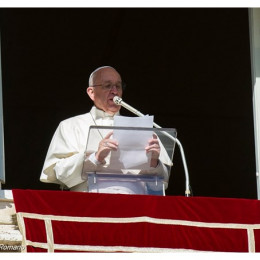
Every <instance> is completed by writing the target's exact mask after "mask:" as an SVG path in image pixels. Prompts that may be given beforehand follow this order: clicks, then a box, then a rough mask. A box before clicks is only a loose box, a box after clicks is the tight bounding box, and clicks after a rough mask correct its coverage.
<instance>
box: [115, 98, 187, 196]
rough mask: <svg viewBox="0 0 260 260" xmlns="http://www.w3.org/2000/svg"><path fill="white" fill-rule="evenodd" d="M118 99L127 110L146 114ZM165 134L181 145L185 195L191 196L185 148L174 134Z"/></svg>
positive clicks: (118, 102) (154, 124)
mask: <svg viewBox="0 0 260 260" xmlns="http://www.w3.org/2000/svg"><path fill="white" fill-rule="evenodd" d="M116 98H117V99H116V101H114V102H115V103H116V104H117V105H122V106H123V107H124V108H126V109H127V110H129V111H131V112H132V113H134V114H136V115H137V116H139V117H142V116H145V115H144V114H142V113H141V112H140V111H138V110H136V109H135V108H133V107H131V106H129V105H128V104H126V103H125V102H123V100H122V99H121V98H119V97H116ZM153 126H154V127H156V128H162V127H161V126H159V125H157V124H156V123H153ZM162 133H163V134H164V135H166V136H167V137H169V138H170V139H171V140H173V141H174V142H176V143H177V145H178V146H179V149H180V152H181V158H182V163H183V167H184V172H185V178H186V183H185V184H186V185H185V186H186V189H185V196H186V197H189V196H190V193H191V192H190V180H189V172H188V167H187V163H186V158H185V154H184V150H183V147H182V144H181V142H180V141H179V140H178V139H177V138H176V137H173V136H172V135H170V134H169V133H167V132H165V131H163V132H162Z"/></svg>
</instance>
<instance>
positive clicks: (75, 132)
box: [40, 106, 172, 194]
mask: <svg viewBox="0 0 260 260" xmlns="http://www.w3.org/2000/svg"><path fill="white" fill-rule="evenodd" d="M116 115H119V113H117V114H116ZM113 123H114V117H113V116H111V115H109V114H107V113H105V112H104V111H102V110H99V109H97V108H96V107H95V106H93V107H92V109H91V111H90V112H89V113H86V114H83V115H79V116H75V117H72V118H68V119H66V120H64V121H62V122H61V123H60V124H59V126H58V128H57V130H56V131H55V134H54V136H53V138H52V141H51V144H50V146H49V149H48V152H47V155H46V159H45V162H44V165H43V169H42V173H41V176H40V180H41V181H42V182H49V183H57V184H60V185H61V186H64V185H65V186H66V187H68V188H69V189H70V190H72V191H89V192H91V190H89V188H88V183H87V177H86V175H85V174H84V172H83V171H82V169H83V164H84V170H86V168H87V170H88V171H89V172H96V171H102V169H101V168H102V167H104V166H103V165H99V164H96V161H95V159H94V160H93V158H94V156H93V154H92V156H85V152H86V146H87V140H88V134H89V127H90V126H91V125H99V126H113ZM104 136H105V135H104ZM96 138H97V140H96V142H97V143H99V142H100V141H101V139H102V137H101V136H97V137H96ZM92 142H93V140H92ZM159 159H160V163H159V164H158V166H157V167H156V168H153V167H151V168H150V169H149V170H148V172H149V173H151V174H155V173H156V174H159V175H160V176H163V179H164V184H165V188H167V185H168V181H169V170H168V169H167V166H166V165H168V166H171V165H172V163H171V161H170V160H169V159H166V160H165V159H163V160H161V158H159ZM162 161H163V162H164V163H162ZM140 189H143V187H138V185H136V183H135V185H130V186H129V184H122V182H120V183H116V182H113V183H112V182H111V183H110V184H109V183H106V184H104V186H103V187H101V190H100V192H103V193H122V194H142V190H140Z"/></svg>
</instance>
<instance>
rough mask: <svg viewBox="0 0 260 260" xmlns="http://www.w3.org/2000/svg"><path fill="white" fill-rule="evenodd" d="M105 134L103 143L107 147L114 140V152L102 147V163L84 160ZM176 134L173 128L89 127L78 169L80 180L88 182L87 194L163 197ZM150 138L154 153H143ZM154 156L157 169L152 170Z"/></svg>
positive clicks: (95, 150) (94, 150) (89, 156)
mask: <svg viewBox="0 0 260 260" xmlns="http://www.w3.org/2000/svg"><path fill="white" fill-rule="evenodd" d="M109 133H111V136H110V137H109V139H107V140H106V142H103V143H105V144H106V143H109V144H110V142H111V140H115V141H116V142H117V143H118V147H117V150H113V149H110V146H108V147H107V148H104V149H105V150H106V157H105V159H104V161H103V162H102V163H101V164H98V165H94V164H93V163H91V162H90V160H89V159H88V158H91V156H93V154H95V153H96V152H97V151H98V148H99V143H100V142H101V141H102V140H103V139H104V138H106V136H107V135H108V134H109ZM176 135H177V132H176V130H175V129H174V128H142V127H112V126H91V127H90V129H89V134H88V140H87V146H86V152H85V160H84V164H83V170H82V176H83V178H84V179H86V180H88V190H89V192H99V193H128V194H154V195H164V194H165V192H164V188H165V182H168V179H167V176H170V171H171V167H172V159H173V153H174V148H175V143H176ZM151 139H155V140H156V141H155V144H156V147H159V149H158V148H157V152H156V151H153V152H146V149H145V148H146V147H147V146H148V143H149V140H151ZM158 153H159V158H158ZM154 157H155V158H156V163H157V167H152V166H154V165H153V164H152V163H154ZM92 158H93V157H92ZM157 158H158V160H157ZM165 176H166V177H165ZM117 191H118V192H117Z"/></svg>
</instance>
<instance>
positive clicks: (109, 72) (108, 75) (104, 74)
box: [96, 68, 121, 82]
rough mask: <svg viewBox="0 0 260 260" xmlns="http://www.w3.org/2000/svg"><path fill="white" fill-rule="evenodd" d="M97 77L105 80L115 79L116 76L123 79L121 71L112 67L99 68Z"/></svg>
mask: <svg viewBox="0 0 260 260" xmlns="http://www.w3.org/2000/svg"><path fill="white" fill-rule="evenodd" d="M96 78H97V79H102V80H103V81H108V82H109V81H113V80H114V79H115V78H117V79H121V77H120V75H119V73H118V72H117V71H116V70H114V69H112V68H106V69H102V70H99V71H98V72H97V74H96Z"/></svg>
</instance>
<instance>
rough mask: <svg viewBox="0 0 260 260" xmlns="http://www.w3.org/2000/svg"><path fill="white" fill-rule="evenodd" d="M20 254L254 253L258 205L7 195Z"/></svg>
mask: <svg viewBox="0 0 260 260" xmlns="http://www.w3.org/2000/svg"><path fill="white" fill-rule="evenodd" d="M13 197H14V202H15V207H16V212H17V213H18V214H17V217H18V223H19V227H20V230H21V232H22V234H23V238H24V241H23V245H24V246H25V247H26V248H27V251H28V252H32V251H33V252H36V251H37V252H40V251H42V252H44V251H45V252H46V251H49V252H59V251H61V252H65V251H66V252H70V251H77V252H78V251H85V252H174V251H186V250H193V251H194V250H195V251H212V252H260V201H258V200H248V199H224V198H204V197H177V196H176V197H175V196H165V197H163V196H148V195H119V194H96V193H83V192H68V191H43V190H13Z"/></svg>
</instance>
